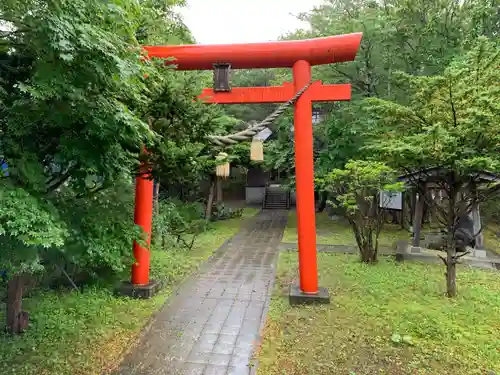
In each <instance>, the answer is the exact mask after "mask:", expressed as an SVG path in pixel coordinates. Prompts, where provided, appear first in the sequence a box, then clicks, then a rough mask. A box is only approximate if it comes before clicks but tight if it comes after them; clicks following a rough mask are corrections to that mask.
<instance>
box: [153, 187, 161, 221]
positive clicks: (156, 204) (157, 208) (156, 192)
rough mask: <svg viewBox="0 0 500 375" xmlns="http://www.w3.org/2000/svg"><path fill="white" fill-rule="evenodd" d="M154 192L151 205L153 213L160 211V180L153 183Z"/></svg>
mask: <svg viewBox="0 0 500 375" xmlns="http://www.w3.org/2000/svg"><path fill="white" fill-rule="evenodd" d="M154 189H155V190H154V192H153V207H154V213H155V215H158V214H159V213H160V204H159V200H160V180H156V184H154Z"/></svg>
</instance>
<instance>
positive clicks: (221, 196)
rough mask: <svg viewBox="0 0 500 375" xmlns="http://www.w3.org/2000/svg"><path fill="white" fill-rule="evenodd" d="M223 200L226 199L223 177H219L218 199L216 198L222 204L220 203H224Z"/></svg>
mask: <svg viewBox="0 0 500 375" xmlns="http://www.w3.org/2000/svg"><path fill="white" fill-rule="evenodd" d="M223 200H224V198H223V191H222V178H221V177H217V199H216V202H217V204H220V203H222V201H223Z"/></svg>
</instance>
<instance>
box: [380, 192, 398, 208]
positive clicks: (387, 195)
mask: <svg viewBox="0 0 500 375" xmlns="http://www.w3.org/2000/svg"><path fill="white" fill-rule="evenodd" d="M379 198H380V200H379V207H382V208H387V209H389V210H402V209H403V193H402V192H392V191H381V192H380V193H379Z"/></svg>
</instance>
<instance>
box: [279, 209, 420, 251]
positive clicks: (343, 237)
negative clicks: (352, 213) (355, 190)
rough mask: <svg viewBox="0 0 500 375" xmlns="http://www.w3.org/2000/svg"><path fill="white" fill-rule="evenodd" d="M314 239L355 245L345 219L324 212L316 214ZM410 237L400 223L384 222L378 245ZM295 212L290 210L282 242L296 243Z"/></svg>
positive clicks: (329, 242) (320, 241)
mask: <svg viewBox="0 0 500 375" xmlns="http://www.w3.org/2000/svg"><path fill="white" fill-rule="evenodd" d="M316 232H317V235H316V241H317V243H318V244H320V245H352V246H356V239H355V238H354V235H353V233H352V229H351V227H350V226H349V223H347V222H346V221H345V220H335V221H334V220H331V219H330V218H329V217H328V215H327V214H326V213H325V212H322V213H319V214H316ZM402 239H410V235H409V233H408V231H407V230H406V229H401V226H400V225H394V224H386V225H384V229H383V231H382V232H381V233H380V238H379V241H380V245H381V246H389V247H392V246H393V244H394V243H395V242H396V241H397V240H402ZM297 241H298V236H297V213H296V212H295V211H290V214H289V216H288V225H287V227H286V229H285V233H284V234H283V242H292V243H296V242H297Z"/></svg>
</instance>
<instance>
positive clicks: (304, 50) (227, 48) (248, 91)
mask: <svg viewBox="0 0 500 375" xmlns="http://www.w3.org/2000/svg"><path fill="white" fill-rule="evenodd" d="M361 37H362V34H361V33H354V34H347V35H339V36H332V37H326V38H316V39H309V40H297V41H278V42H267V43H249V44H227V45H225V44H222V45H181V46H161V47H144V49H145V50H146V51H147V52H148V56H149V57H158V58H172V57H173V58H174V60H173V61H171V62H170V61H169V63H173V64H176V66H177V69H178V70H213V69H214V64H230V66H231V68H232V69H256V68H292V69H293V84H290V83H285V84H284V85H283V86H277V87H238V88H233V89H232V90H231V91H230V92H214V90H213V89H204V90H203V92H202V94H201V95H200V97H201V98H202V99H203V100H205V101H206V102H207V103H220V104H237V103H238V104H242V103H283V102H286V101H288V100H289V99H291V98H292V97H293V96H294V95H295V93H296V92H298V91H300V90H301V89H302V88H303V87H304V86H306V85H307V84H308V83H309V82H310V80H311V66H313V65H322V64H332V63H338V62H345V61H352V60H354V59H355V57H356V53H357V51H358V48H359V44H360V42H361ZM350 98H351V86H350V85H349V84H340V85H323V84H322V83H321V82H320V81H317V82H314V83H313V84H312V85H311V86H310V87H309V88H308V90H307V91H306V92H305V93H304V94H303V95H302V96H301V97H300V99H299V100H298V101H297V103H296V104H295V113H294V130H295V136H294V139H295V171H296V181H297V220H298V237H299V271H300V288H299V287H293V286H292V288H291V291H290V292H291V293H290V301H291V302H292V303H295V302H309V301H324V300H328V293H327V291H326V290H325V289H323V288H319V287H318V275H317V263H316V217H315V202H314V163H313V130H312V102H314V101H315V102H319V101H336V100H350ZM150 185H151V186H150ZM152 200H153V189H152V182H150V183H146V182H144V181H142V179H140V178H138V180H137V189H136V214H135V218H136V224H138V225H141V226H142V227H143V228H144V230H145V231H146V232H148V235H149V236H150V233H149V232H150V230H151V219H152V205H151V204H149V202H152ZM145 252H148V255H146V254H145ZM134 256H135V258H136V264H135V265H134V268H133V270H132V283H133V284H136V285H145V284H148V283H149V276H148V275H149V250H148V249H143V248H142V247H140V246H139V245H138V244H137V243H136V244H134Z"/></svg>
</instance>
